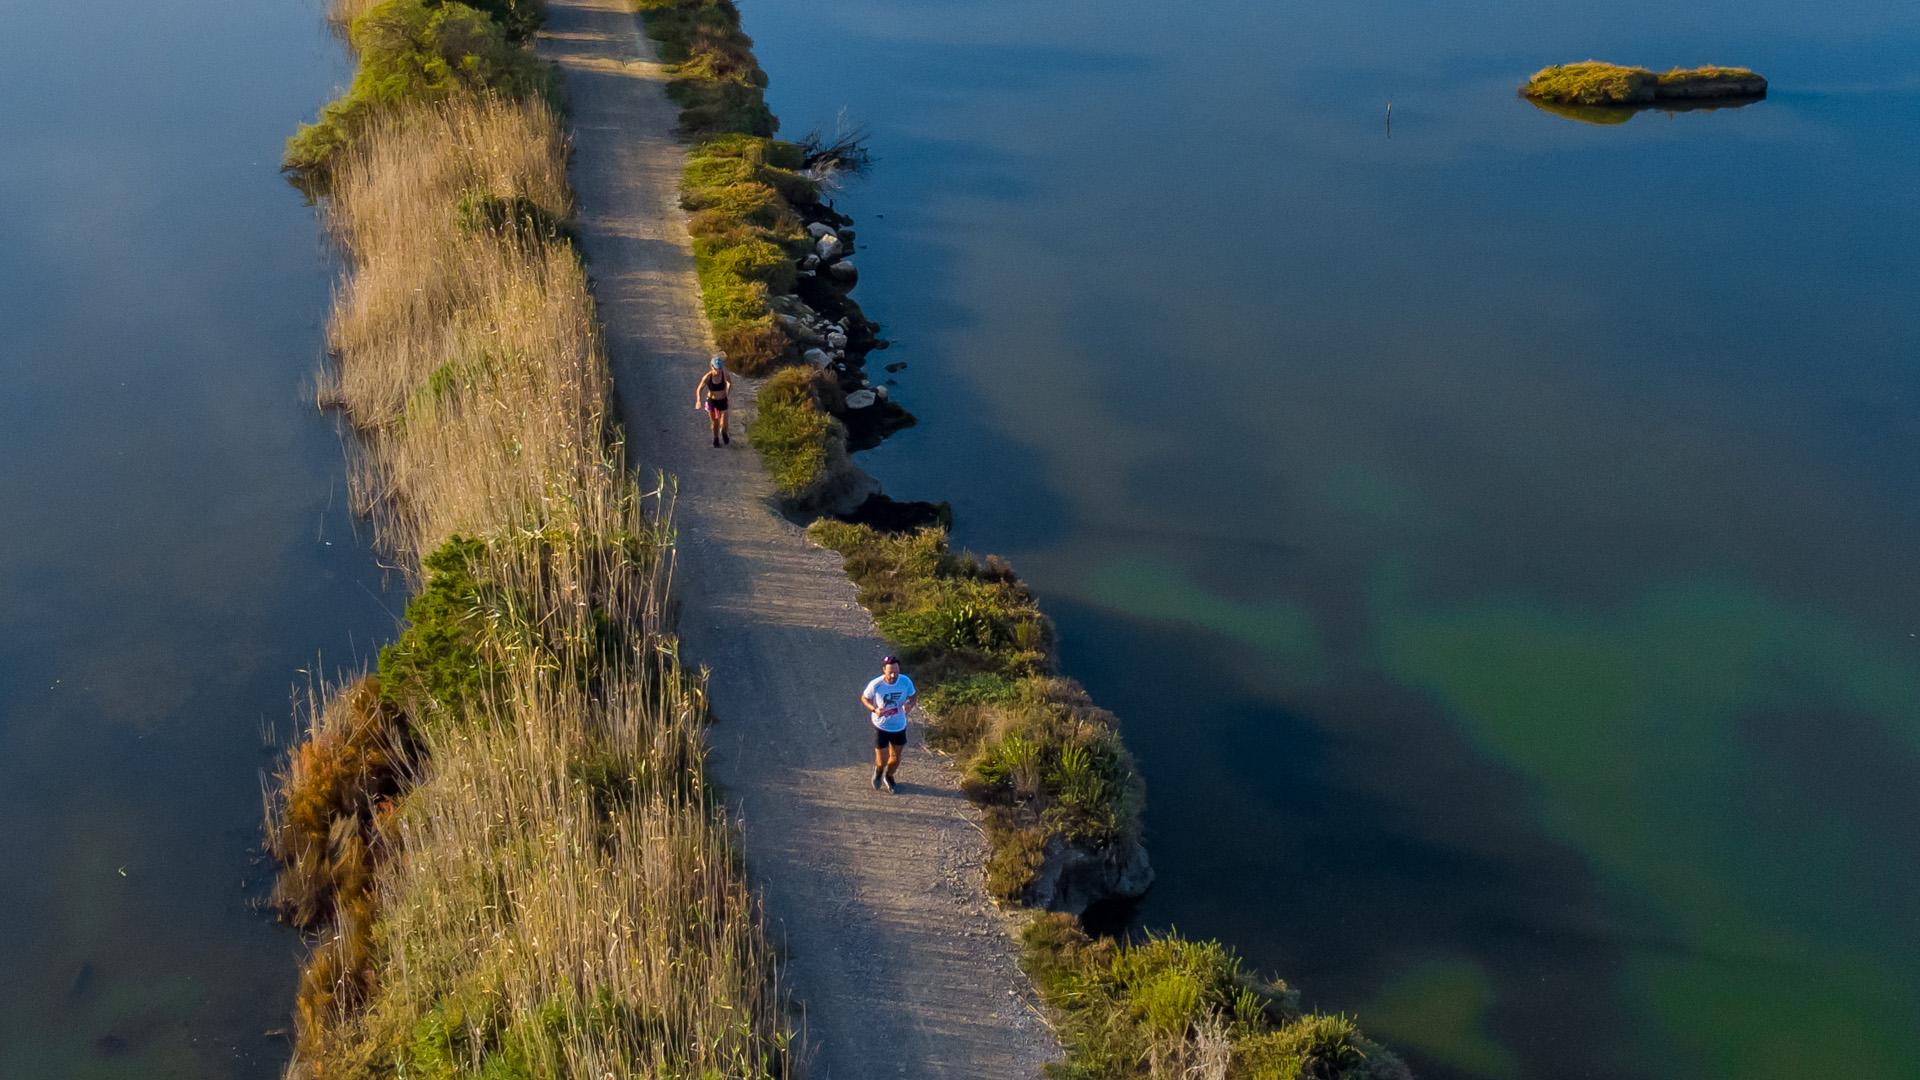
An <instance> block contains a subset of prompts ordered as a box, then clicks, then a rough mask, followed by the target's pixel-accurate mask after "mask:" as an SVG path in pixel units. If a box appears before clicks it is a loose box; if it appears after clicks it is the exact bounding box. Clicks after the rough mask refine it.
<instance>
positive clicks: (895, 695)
mask: <svg viewBox="0 0 1920 1080" xmlns="http://www.w3.org/2000/svg"><path fill="white" fill-rule="evenodd" d="M914 700H915V694H914V691H913V680H912V679H909V678H907V677H906V676H905V675H902V674H900V661H899V659H898V658H897V657H892V656H889V657H885V658H884V659H882V660H881V661H880V676H879V677H878V678H876V679H874V680H873V681H872V682H870V683H868V684H867V688H866V689H865V690H862V691H860V704H861V705H862V706H863V707H864V708H865V709H866V710H867V712H868V713H869V714H871V715H872V717H873V789H874V790H875V791H878V790H880V785H881V784H883V783H884V784H885V785H886V786H887V790H888V791H890V792H893V793H894V794H898V793H899V791H900V785H898V784H896V783H894V782H893V774H894V773H895V772H896V771H898V770H899V768H900V748H901V747H903V746H905V745H907V714H908V713H910V712H912V711H913V703H914Z"/></svg>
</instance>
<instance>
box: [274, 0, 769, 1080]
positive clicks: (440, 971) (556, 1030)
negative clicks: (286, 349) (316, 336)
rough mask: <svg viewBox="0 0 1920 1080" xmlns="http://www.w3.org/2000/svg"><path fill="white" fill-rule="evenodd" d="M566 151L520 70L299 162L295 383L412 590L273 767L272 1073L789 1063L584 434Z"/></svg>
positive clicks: (641, 587)
mask: <svg viewBox="0 0 1920 1080" xmlns="http://www.w3.org/2000/svg"><path fill="white" fill-rule="evenodd" d="M483 7H485V8H487V9H488V10H491V11H495V12H496V13H498V12H501V11H510V10H524V9H522V8H519V7H517V6H516V5H512V4H492V5H483ZM420 9H421V5H420V4H418V3H416V2H415V0H388V3H384V4H376V5H373V6H371V7H370V8H369V9H368V10H366V11H364V12H363V13H362V14H360V16H359V17H358V18H357V19H356V20H355V21H354V24H353V25H354V27H355V30H356V34H355V39H356V41H357V42H359V43H360V45H361V57H362V60H363V62H364V61H365V60H366V58H367V55H368V51H367V44H366V43H367V38H366V37H365V35H364V33H362V31H363V29H364V28H365V27H366V26H368V25H371V24H373V23H374V22H377V21H378V20H380V19H382V18H385V17H388V16H396V17H399V16H405V17H408V18H410V17H412V14H414V13H417V11H418V10H420ZM456 9H457V10H456ZM433 10H434V11H435V12H436V13H438V14H439V15H441V16H444V17H445V18H447V19H453V20H462V21H465V20H470V19H474V18H479V19H484V20H486V21H488V22H489V23H493V25H494V30H493V31H490V33H493V34H497V35H498V40H506V30H505V28H504V27H503V26H501V24H499V23H497V22H495V21H494V19H493V16H492V15H490V14H488V10H479V9H474V8H463V7H462V5H457V4H441V5H435V6H434V8H433ZM463 24H464V22H463ZM443 25H444V24H443ZM490 40H492V38H490ZM515 47H516V48H518V46H515ZM523 59H524V58H523ZM527 62H528V63H531V61H530V60H529V61H527ZM514 63H515V64H518V63H520V60H515V61H514ZM565 164H566V162H565V138H564V135H563V132H562V131H561V129H560V126H559V124H558V123H557V121H556V119H555V117H554V116H553V114H552V113H551V111H550V110H549V109H548V108H547V107H546V105H545V104H544V103H543V102H542V101H541V100H540V99H539V97H538V96H537V95H532V96H528V95H517V96H516V95H501V94H496V93H490V92H482V91H480V90H477V89H473V88H464V89H460V90H458V91H456V92H449V93H445V94H442V93H440V92H439V90H437V89H435V90H432V91H430V92H426V93H423V94H422V95H421V96H420V100H412V101H409V100H404V99H401V100H395V101H392V102H389V103H387V104H385V105H383V107H382V108H380V109H378V110H376V111H375V112H372V113H369V114H366V115H364V116H362V117H361V118H360V119H359V120H357V121H356V123H355V124H354V125H353V126H352V128H351V130H350V131H347V132H346V133H345V137H344V139H343V141H341V142H340V143H339V144H338V145H337V146H336V147H335V148H334V149H332V150H331V151H329V154H328V157H327V166H326V169H325V174H324V177H325V184H326V191H327V194H328V203H327V213H326V219H327V222H328V224H329V226H330V228H331V229H332V231H333V233H334V235H335V236H336V237H337V239H338V241H339V243H340V244H341V246H342V247H343V249H344V250H345V252H346V254H347V259H348V263H349V265H350V267H351V271H350V273H349V275H348V277H347V278H346V280H345V281H344V282H343V284H342V286H341V288H340V290H339V292H338V295H337V298H336V304H335V309H334V311H333V314H332V317H331V320H330V322H329V327H328V330H329V338H330V343H331V344H332V346H333V348H334V350H335V352H336V354H337V356H338V359H339V362H338V364H337V366H335V367H334V368H333V369H331V370H330V372H329V375H328V385H326V386H325V387H323V395H324V397H325V398H326V399H327V400H330V401H332V402H336V403H338V404H340V405H341V406H342V407H344V408H345V409H346V410H347V412H348V415H349V416H350V417H351V419H352V421H353V423H354V425H355V426H356V428H357V429H358V431H359V434H360V438H359V439H358V440H357V449H356V457H355V460H354V462H353V469H352V479H353V490H354V495H355V499H356V504H357V505H358V506H359V507H360V508H361V509H362V510H363V511H365V512H367V513H369V514H370V515H371V516H372V518H373V521H374V525H375V531H376V535H377V537H378V539H379V542H380V544H381V546H382V547H383V548H384V549H385V550H386V551H388V552H389V553H390V555H391V556H392V557H393V558H394V559H395V560H396V561H397V562H398V563H399V564H400V565H401V566H402V567H403V568H404V569H405V570H406V572H407V573H408V574H409V576H410V577H412V578H413V579H414V581H415V583H416V585H417V586H418V587H417V589H416V595H415V597H414V599H413V600H412V602H411V603H409V605H408V608H407V626H406V628H405V629H404V631H403V632H402V634H401V636H400V638H399V640H397V641H396V642H395V643H394V644H392V645H390V646H389V647H387V648H386V649H385V650H383V651H382V654H381V657H380V663H379V670H378V673H377V674H375V675H369V676H365V677H362V678H360V679H358V680H355V681H353V682H351V683H348V684H347V685H344V686H340V687H336V688H332V689H331V690H329V691H328V692H327V693H325V694H324V695H322V696H321V697H320V699H319V700H317V701H316V702H315V703H314V705H313V707H312V708H311V709H310V710H309V715H308V717H307V732H306V736H305V738H304V739H303V740H302V741H301V743H300V744H299V745H298V746H297V747H296V748H295V749H294V750H293V751H292V752H291V753H290V755H289V757H288V759H287V762H286V765H285V766H284V768H283V769H282V771H281V773H280V775H279V776H278V777H277V778H276V784H275V786H274V789H273V790H272V791H271V792H270V794H269V806H268V843H269V847H270V849H271V850H272V851H273V852H274V854H275V855H276V856H277V857H278V858H279V859H280V860H281V862H282V865H283V870H282V873H281V875H280V878H279V881H278V883H277V885H276V890H275V897H276V900H277V901H278V903H279V905H280V907H281V910H282V911H283V912H284V913H285V916H286V917H287V919H288V920H289V921H291V922H294V923H296V924H297V925H300V926H302V927H304V928H307V929H309V930H311V931H313V932H314V933H315V939H314V940H315V945H314V948H313V950H312V951H311V953H310V955H309V957H308V958H307V961H306V963H305V965H304V967H303V971H302V975H301V981H300V988H299V993H298V997H297V1000H296V1006H295V1030H296V1038H295V1049H294V1060H293V1063H292V1065H291V1066H290V1069H289V1075H290V1076H294V1077H327V1078H367V1080H372V1078H374V1077H390V1076H396V1075H397V1076H420V1077H436V1078H453V1077H476V1078H479V1077H484V1078H487V1080H522V1078H524V1080H532V1078H535V1077H551V1076H604V1075H612V1076H661V1077H666V1076H672V1077H721V1076H725V1077H780V1076H786V1075H788V1072H789V1064H788V1047H789V1043H790V1033H789V1032H788V1030H787V1029H786V1027H785V1026H784V1022H783V1020H782V1010H781V1009H780V1007H779V997H778V992H777V988H776V987H775V985H774V984H773V980H772V971H773V964H772V957H771V953H770V951H769V949H768V947H767V944H766V942H765V939H764V937H763V933H762V928H761V922H760V918H759V914H758V911H757V908H756V904H755V901H754V898H753V897H752V895H751V894H750V892H749V891H748V889H747V888H746V886H745V884H744V881H743V877H742V875H741V872H740V870H739V860H738V857H737V853H736V852H735V850H734V848H733V843H734V838H733V836H732V834H731V832H730V830H729V828H728V826H727V823H726V821H725V817H724V813H723V811H722V809H721V808H720V807H719V806H718V805H717V803H716V802H715V800H714V799H713V798H712V797H711V795H710V793H709V790H708V787H707V783H706V780H705V771H704V770H705V749H704V745H703V735H702V725H703V722H704V707H703V703H702V696H701V694H700V692H699V687H698V686H697V685H696V684H695V682H694V681H693V680H692V679H691V678H690V677H689V676H688V675H687V673H686V672H684V671H683V670H682V669H681V667H680V665H679V662H678V659H677V648H676V644H675V642H674V639H673V638H672V636H671V633H670V631H669V628H668V627H667V626H666V624H665V621H664V619H665V617H664V614H663V613H664V612H665V611H666V609H667V600H666V597H665V595H664V584H663V582H664V580H665V563H666V559H667V540H666V536H667V527H666V523H665V522H664V521H663V520H662V517H661V510H660V506H659V503H658V500H657V499H655V498H654V497H653V496H652V495H650V494H649V493H647V492H644V491H642V490H640V489H639V488H637V487H636V485H635V484H634V483H633V480H632V478H631V476H630V474H629V472H628V468H627V464H626V462H625V461H624V460H622V458H621V455H620V453H619V450H618V448H617V445H616V443H615V442H614V440H613V439H612V438H611V434H612V433H611V432H610V430H609V427H608V424H609V420H608V411H607V410H608V406H607V397H608V389H609V385H608V377H607V370H606V360H605V356H604V353H603V351H602V346H601V342H600V339H599V335H598V331H597V324H596V321H595V316H594V311H593V307H592V302H591V299H590V296H589V293H588V290H587V282H586V277H585V274H584V271H583V270H582V268H581V265H580V261H579V258H578V256H577V255H576V253H575V252H574V250H573V247H572V245H571V243H570V242H569V241H568V240H567V238H566V230H565V229H564V227H563V225H564V223H565V222H566V221H567V220H569V218H570V217H571V213H572V206H571V196H570V193H569V192H568V189H567V186H566V171H565Z"/></svg>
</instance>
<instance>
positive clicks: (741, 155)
mask: <svg viewBox="0 0 1920 1080" xmlns="http://www.w3.org/2000/svg"><path fill="white" fill-rule="evenodd" d="M636 5H637V7H638V8H639V10H640V12H641V14H642V16H643V17H644V19H645V21H646V27H647V33H648V35H649V36H651V37H652V38H653V39H654V40H655V41H657V42H659V44H660V52H661V57H662V59H664V60H665V61H666V62H667V63H669V64H671V65H673V73H674V80H673V82H672V84H671V85H670V87H669V93H670V94H672V96H673V98H674V100H675V101H676V102H677V103H678V104H679V105H680V107H681V113H680V126H681V131H682V133H683V134H684V135H686V136H687V137H688V138H689V139H691V140H692V146H691V147H690V148H689V150H688V153H687V167H686V172H685V174H684V175H683V176H682V178H681V202H682V205H683V206H685V207H686V209H687V210H688V211H690V212H691V214H692V217H691V218H690V219H689V228H690V230H691V231H692V233H693V238H694V240H693V256H694V263H695V265H696V267H697V268H698V270H699V275H700V295H701V300H702V301H703V302H704V303H705V305H706V310H707V318H708V320H709V322H711V324H712V326H713V337H714V342H715V344H717V345H718V346H719V347H720V348H721V350H722V351H724V352H725V353H726V354H727V357H728V360H729V361H730V362H731V363H732V365H733V366H734V367H735V368H736V369H737V370H739V371H740V372H742V373H744V374H747V375H763V374H767V373H769V372H771V371H774V370H775V369H776V368H778V367H780V366H781V365H782V364H783V363H786V362H788V361H790V360H791V359H793V357H794V356H795V354H796V348H795V345H794V342H793V341H792V340H791V338H790V337H789V335H788V334H787V333H786V331H785V330H784V329H782V327H781V324H780V321H779V320H778V318H777V317H776V315H775V313H774V311H773V308H772V306H771V305H770V303H769V300H770V297H771V296H772V295H773V294H775V293H780V292H786V291H789V290H791V289H792V288H793V284H794V275H795V272H796V271H795V264H796V260H798V259H799V258H801V257H803V256H805V255H806V254H807V251H808V246H807V245H808V242H809V241H808V237H807V234H806V232H805V231H804V230H803V229H802V228H801V224H800V215H799V213H798V212H797V210H796V201H797V200H806V199H811V198H812V197H814V196H815V195H816V194H817V191H816V188H815V185H814V183H813V181H812V180H809V179H808V178H806V177H805V176H802V175H801V174H800V173H799V172H798V171H797V170H798V169H799V168H800V167H801V165H802V151H801V149H800V147H798V146H796V145H794V144H793V143H787V142H781V141H780V140H778V139H775V138H773V137H772V136H773V133H774V131H775V130H776V129H777V128H778V123H777V122H776V121H775V120H774V118H773V114H772V113H771V112H769V111H768V109H767V105H766V100H765V96H764V93H763V91H764V89H765V87H766V85H767V78H766V74H765V73H764V72H762V71H761V70H760V65H759V63H758V62H757V61H756V60H755V59H754V56H753V41H752V40H751V39H750V38H748V37H747V35H746V34H745V33H744V32H743V31H742V30H741V29H740V13H739V11H738V10H737V9H736V8H735V7H734V5H733V3H732V2H731V0H636ZM805 384H806V380H805V379H804V378H803V377H802V376H799V375H786V376H782V377H781V379H779V380H777V381H776V382H774V383H770V384H769V385H768V386H767V387H766V388H765V389H764V390H763V391H762V396H761V398H760V401H759V406H758V419H757V420H756V421H755V424H754V427H755V428H756V429H758V428H760V427H762V426H765V427H767V429H768V430H766V431H765V432H758V431H756V432H752V433H750V434H751V435H752V439H753V445H754V447H755V449H756V450H758V451H759V453H760V455H761V457H762V458H763V459H764V460H765V462H766V464H767V469H768V471H769V472H770V473H771V474H772V475H773V477H774V482H775V485H776V487H777V488H778V489H779V492H780V494H781V497H782V498H783V499H785V500H786V501H787V502H788V503H789V504H790V505H795V506H802V507H804V506H807V505H809V504H810V500H811V499H812V498H813V497H814V496H817V495H818V494H819V493H821V492H823V491H825V490H827V489H828V488H829V487H830V485H831V483H832V481H833V471H832V470H833V467H834V466H835V465H837V464H843V463H844V462H846V460H847V451H846V445H847V435H846V429H845V428H844V427H842V426H841V425H840V424H839V423H838V422H836V421H835V420H834V419H833V418H832V417H831V416H829V415H828V414H827V413H826V411H825V410H824V409H823V408H821V406H820V401H819V395H818V394H816V393H803V392H802V390H803V389H804V387H805ZM770 399H771V400H770Z"/></svg>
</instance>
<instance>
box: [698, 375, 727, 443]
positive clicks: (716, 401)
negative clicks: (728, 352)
mask: <svg viewBox="0 0 1920 1080" xmlns="http://www.w3.org/2000/svg"><path fill="white" fill-rule="evenodd" d="M725 364H726V358H725V357H724V356H716V357H714V358H713V359H711V360H709V361H707V370H706V371H704V372H702V373H701V375H700V381H699V382H698V383H696V384H695V385H694V388H693V407H694V408H696V409H700V410H703V411H705V412H706V414H707V423H708V424H709V425H711V426H712V428H713V445H715V446H719V445H720V444H721V443H723V442H724V443H731V442H732V441H733V437H732V436H730V435H728V434H727V391H728V390H731V389H732V388H733V380H732V379H729V378H727V369H726V366H725Z"/></svg>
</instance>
